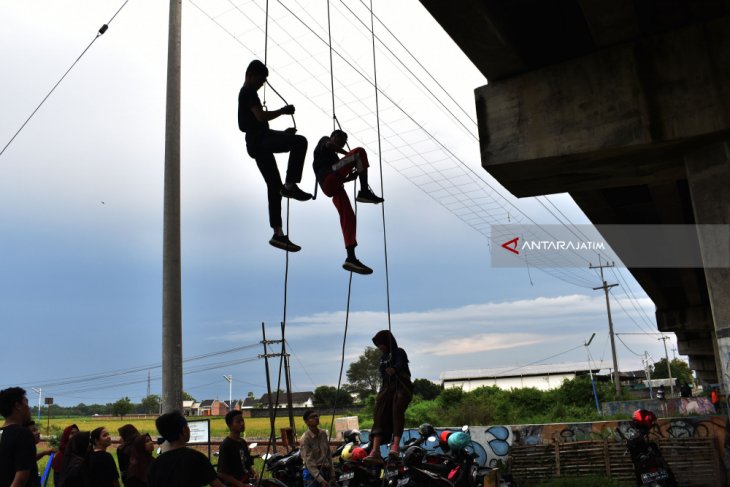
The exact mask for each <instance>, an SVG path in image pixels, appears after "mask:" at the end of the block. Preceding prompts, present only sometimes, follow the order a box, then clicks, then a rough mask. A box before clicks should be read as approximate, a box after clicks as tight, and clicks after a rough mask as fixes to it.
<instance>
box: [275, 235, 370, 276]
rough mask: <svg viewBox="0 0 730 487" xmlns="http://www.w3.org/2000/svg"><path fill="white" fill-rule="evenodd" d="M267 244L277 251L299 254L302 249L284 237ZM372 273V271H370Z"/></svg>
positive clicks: (276, 237)
mask: <svg viewBox="0 0 730 487" xmlns="http://www.w3.org/2000/svg"><path fill="white" fill-rule="evenodd" d="M269 244H270V245H272V246H274V247H276V248H277V249H281V250H287V251H289V252H299V251H300V250H302V248H301V247H300V246H299V245H297V244H295V243H293V242H292V241H291V240H289V237H287V236H286V235H274V236H273V237H271V240H269ZM371 272H372V271H371Z"/></svg>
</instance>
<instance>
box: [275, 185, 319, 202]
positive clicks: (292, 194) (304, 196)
mask: <svg viewBox="0 0 730 487" xmlns="http://www.w3.org/2000/svg"><path fill="white" fill-rule="evenodd" d="M279 193H280V194H281V195H282V196H283V197H284V198H294V199H295V200H297V201H307V200H311V199H312V195H311V194H309V193H305V192H304V191H302V190H301V189H299V186H297V185H296V184H295V185H293V186H292V187H291V188H287V187H286V186H284V187H283V188H281V191H279Z"/></svg>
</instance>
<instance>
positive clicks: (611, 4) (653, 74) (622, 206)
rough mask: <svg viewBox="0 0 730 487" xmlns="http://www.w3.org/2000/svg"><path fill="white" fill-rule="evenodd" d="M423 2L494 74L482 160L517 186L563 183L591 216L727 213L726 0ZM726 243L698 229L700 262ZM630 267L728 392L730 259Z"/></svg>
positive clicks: (483, 118) (694, 359) (663, 218)
mask: <svg viewBox="0 0 730 487" xmlns="http://www.w3.org/2000/svg"><path fill="white" fill-rule="evenodd" d="M421 3H422V4H423V5H424V6H425V7H426V8H427V9H428V11H429V12H430V13H431V14H432V15H433V17H434V18H435V19H436V20H437V21H438V22H439V23H440V24H441V26H442V27H443V28H444V29H445V30H446V32H447V33H448V34H449V35H450V36H451V37H452V38H453V39H454V41H455V42H456V43H457V44H458V45H459V46H460V48H461V49H462V50H463V51H464V53H465V54H466V55H467V56H468V57H469V59H471V61H472V62H473V63H474V64H475V65H476V66H477V68H478V69H480V70H481V71H482V73H483V74H484V75H485V76H486V77H487V79H488V85H485V86H482V87H479V88H477V89H476V90H475V101H476V107H477V116H478V121H479V138H480V146H481V157H482V165H483V167H484V168H485V169H486V170H487V171H488V172H489V173H490V174H492V175H493V176H494V177H495V178H497V180H498V181H499V182H500V183H501V184H502V185H504V186H505V187H506V188H507V189H508V190H510V191H511V192H512V193H513V194H514V195H516V196H518V197H525V196H537V195H545V194H553V193H563V192H568V193H570V195H571V196H572V197H573V199H574V200H575V201H576V203H577V204H578V205H579V206H580V207H581V209H582V210H583V211H584V212H585V214H586V215H587V216H588V217H589V218H590V219H591V221H592V222H593V223H596V224H598V223H602V224H635V225H646V224H694V223H702V224H725V225H727V224H728V223H730V1H728V0H696V1H690V0H460V1H459V2H456V3H455V2H445V1H443V0H421ZM667 245H671V242H667ZM724 247H725V245H724V244H722V245H718V243H717V242H715V241H712V240H711V239H707V238H703V237H702V236H701V235H700V236H698V238H697V246H696V250H697V252H699V253H700V255H701V256H702V259H703V261H705V262H706V261H708V260H709V258H710V256H714V255H717V254H718V253H727V252H729V251H730V249H728V248H724ZM629 270H630V271H631V273H632V274H633V275H634V277H635V278H636V280H637V281H638V282H639V283H640V285H641V286H642V287H643V288H644V290H645V291H646V293H647V294H648V295H649V297H650V298H651V299H652V300H653V301H654V303H655V305H656V319H657V325H658V327H659V329H660V330H661V331H665V332H674V333H676V335H677V338H678V343H679V352H680V353H682V354H684V355H688V356H689V358H690V366H691V367H692V368H693V369H694V370H696V371H697V374H698V377H699V379H700V380H702V381H703V382H708V383H715V382H721V383H723V385H724V386H725V391H730V375H728V373H730V293H729V292H728V291H729V290H730V271H729V270H728V269H710V268H703V269H679V268H668V269H667V268H665V269H647V268H631V269H629Z"/></svg>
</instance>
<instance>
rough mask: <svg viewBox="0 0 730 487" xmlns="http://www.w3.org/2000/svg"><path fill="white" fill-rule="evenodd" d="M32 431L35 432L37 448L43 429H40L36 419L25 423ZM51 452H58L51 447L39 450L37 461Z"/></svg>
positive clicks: (34, 438) (34, 437)
mask: <svg viewBox="0 0 730 487" xmlns="http://www.w3.org/2000/svg"><path fill="white" fill-rule="evenodd" d="M25 426H26V427H27V428H28V429H29V430H30V432H31V433H33V441H34V442H35V444H36V449H37V448H38V443H40V442H41V430H40V429H38V425H37V424H36V423H35V421H31V422H30V423H28V424H26V425H25ZM51 453H56V449H55V448H53V447H51V448H47V449H45V450H43V451H37V452H36V456H35V459H36V461H38V460H40V459H41V458H43V457H45V456H46V455H50V454H51Z"/></svg>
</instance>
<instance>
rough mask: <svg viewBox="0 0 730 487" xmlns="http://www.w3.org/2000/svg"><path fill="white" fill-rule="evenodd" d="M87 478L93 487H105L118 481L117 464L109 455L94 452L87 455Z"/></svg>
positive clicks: (102, 452)
mask: <svg viewBox="0 0 730 487" xmlns="http://www.w3.org/2000/svg"><path fill="white" fill-rule="evenodd" d="M89 478H90V480H91V485H93V486H94V487H107V486H111V485H113V484H112V482H114V481H115V480H117V479H119V472H117V464H116V463H115V462H114V457H112V455H111V453H109V452H105V451H94V452H91V453H90V454H89Z"/></svg>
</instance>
